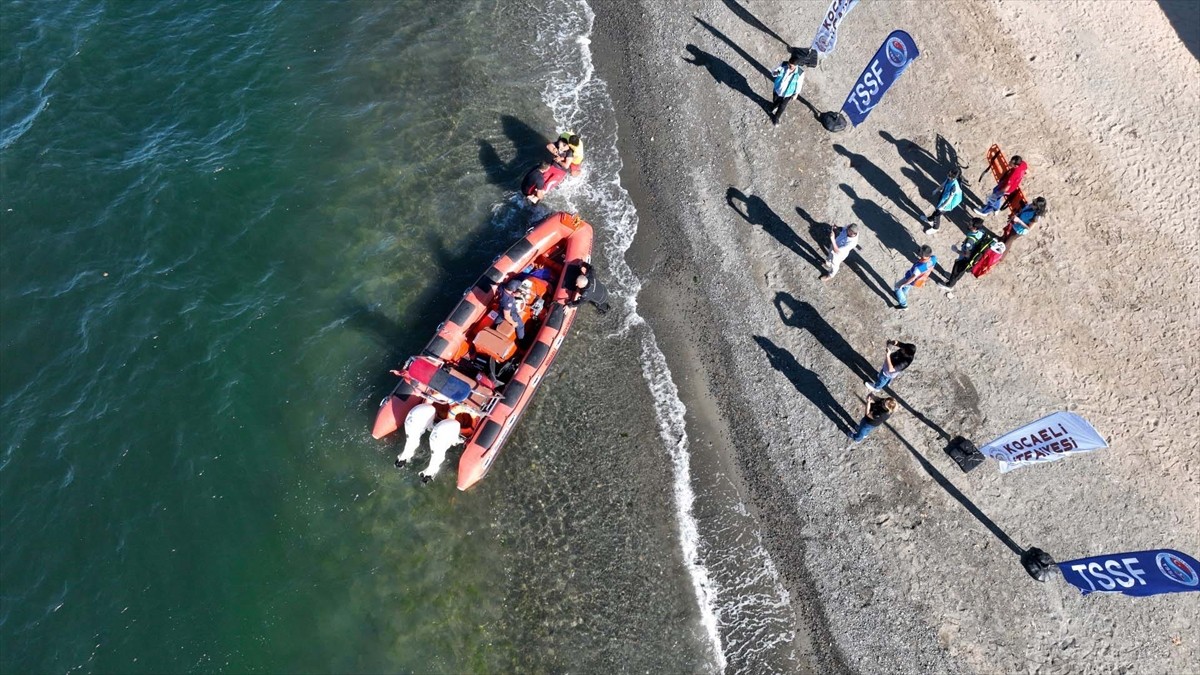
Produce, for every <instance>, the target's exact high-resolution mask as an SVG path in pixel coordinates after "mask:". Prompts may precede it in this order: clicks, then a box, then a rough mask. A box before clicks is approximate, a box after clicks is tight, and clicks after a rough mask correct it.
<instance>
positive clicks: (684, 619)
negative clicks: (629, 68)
mask: <svg viewBox="0 0 1200 675" xmlns="http://www.w3.org/2000/svg"><path fill="white" fill-rule="evenodd" d="M580 7H585V6H583V5H582V3H572V2H561V1H559V0H548V2H547V3H546V4H545V5H541V4H538V3H524V4H520V5H511V4H509V3H503V2H498V1H495V0H491V1H485V0H474V1H472V0H461V1H455V2H447V3H437V4H430V3H426V2H422V1H420V0H404V1H399V2H374V3H324V2H314V1H304V0H297V1H290V2H274V3H263V2H238V3H228V2H216V1H215V0H203V1H198V2H189V3H141V2H135V3H118V2H106V1H102V0H78V1H76V2H63V3H46V2H12V1H10V2H6V3H5V4H4V7H3V10H2V11H0V40H2V41H0V85H2V92H0V93H2V98H0V225H2V230H0V232H2V240H0V350H2V352H0V358H2V364H0V415H2V419H0V442H2V448H0V453H2V454H0V528H2V531H0V535H2V537H0V554H2V555H0V670H3V671H5V672H74V671H83V672H196V671H200V672H206V671H214V670H218V671H228V672H244V671H258V672H327V671H339V672H346V671H359V672H382V671H412V672H463V671H489V670H497V669H505V670H521V671H534V672H541V671H563V670H578V671H590V672H605V671H611V670H613V669H621V670H653V671H694V670H697V669H705V668H707V667H708V666H709V665H710V664H711V659H712V654H711V652H710V651H709V646H708V643H707V641H706V638H705V636H704V631H703V629H702V628H701V627H700V620H699V612H700V610H699V609H698V608H697V605H696V598H695V595H694V593H693V589H692V586H691V582H689V580H688V576H687V574H686V572H685V570H684V565H683V562H682V560H681V553H680V551H679V545H678V536H677V533H676V521H675V515H674V513H675V508H676V507H675V505H674V503H673V499H672V494H671V490H670V487H669V486H670V483H671V472H670V463H669V459H668V457H667V455H666V454H665V453H664V451H663V448H662V445H661V441H660V440H659V433H658V430H657V428H658V427H657V424H656V421H655V418H654V413H653V411H654V405H653V401H652V400H651V394H650V392H649V391H648V390H647V388H646V386H645V381H644V380H643V372H642V366H641V365H639V361H638V353H639V346H638V344H637V343H636V342H635V341H634V340H632V338H630V337H628V335H627V334H625V333H622V332H621V325H620V324H621V321H622V319H621V318H620V317H619V316H617V315H618V314H619V312H614V313H613V314H610V315H608V316H607V317H599V316H597V315H594V314H590V315H587V316H586V317H585V318H584V319H582V320H581V321H580V322H579V323H577V324H576V326H577V329H576V331H575V333H574V334H573V335H572V336H571V339H570V340H569V341H568V343H567V349H566V350H565V352H564V354H563V355H562V357H561V358H560V361H559V363H558V364H557V365H556V372H555V373H552V375H551V377H550V378H549V379H548V381H547V383H546V384H545V385H544V387H543V391H542V392H541V393H540V394H539V400H538V401H537V404H536V405H535V406H534V408H533V409H531V410H530V412H529V414H528V415H527V416H526V418H525V419H524V420H523V421H522V424H521V426H520V428H519V430H518V432H517V434H515V435H514V436H513V438H512V439H510V441H509V443H508V445H507V447H506V450H505V453H504V454H503V455H502V456H501V458H500V459H499V460H498V461H497V464H496V467H495V468H494V469H493V471H492V473H491V475H489V477H488V478H487V480H486V481H484V483H482V484H481V486H480V489H477V490H473V491H471V492H468V493H465V494H464V493H458V492H456V491H455V489H454V481H453V472H452V471H450V472H447V474H445V475H444V476H443V478H444V479H443V480H439V481H438V482H436V483H434V484H432V485H430V486H426V487H420V486H418V481H416V480H414V478H415V475H414V473H412V472H399V471H396V470H395V469H393V468H392V467H391V461H390V455H391V454H392V453H394V451H395V447H394V445H391V444H388V443H382V444H381V443H378V442H376V441H374V440H372V439H371V438H370V435H369V426H370V423H371V420H372V419H373V415H374V410H375V406H376V405H377V403H378V401H379V399H381V398H382V397H383V396H384V395H385V394H386V393H387V391H388V390H389V389H390V387H391V385H392V384H393V380H392V378H391V377H390V376H388V375H387V374H386V371H387V369H388V368H390V367H393V366H394V365H396V364H397V363H399V362H401V361H402V360H403V359H404V358H405V357H406V356H407V355H409V354H411V353H412V352H414V351H415V350H417V349H419V348H420V346H421V345H422V344H423V343H424V342H425V340H426V339H427V338H428V336H429V335H430V334H431V333H432V331H433V330H434V328H435V327H436V325H437V324H438V322H439V321H441V320H442V319H443V318H444V316H445V314H446V313H447V312H448V311H449V310H450V309H451V308H452V307H453V306H454V303H455V301H456V299H457V297H458V295H459V294H460V293H461V291H462V289H463V288H465V287H466V286H468V285H469V284H470V283H471V282H472V281H473V280H474V278H475V277H476V276H478V274H479V273H480V272H481V271H482V270H483V269H484V268H485V267H486V265H487V263H488V262H489V261H490V260H491V259H492V257H494V256H495V255H496V254H497V253H499V252H500V251H502V250H503V249H504V248H506V247H507V246H508V244H510V243H511V242H512V241H514V240H515V239H516V238H517V237H519V236H520V234H521V233H522V231H523V230H524V228H525V227H526V226H528V224H529V222H530V218H531V214H530V213H529V212H528V211H527V210H521V209H518V208H516V207H515V206H514V205H513V204H512V202H511V201H510V198H511V195H512V190H513V189H514V188H515V185H516V182H517V181H518V180H519V177H520V173H521V172H522V171H523V169H524V168H525V167H526V166H528V164H529V163H530V162H532V161H533V159H534V158H535V157H536V155H537V151H538V149H539V146H540V144H541V143H544V142H545V140H544V139H542V138H541V137H543V136H549V135H551V134H552V133H553V132H555V131H556V128H555V127H556V124H558V123H561V122H562V120H557V119H556V114H558V113H559V111H555V110H552V108H551V107H550V106H548V105H547V103H546V98H547V96H548V95H549V94H548V90H547V81H546V79H545V75H544V74H545V72H546V71H547V68H548V66H547V60H548V59H549V60H551V61H553V62H554V63H555V64H559V63H560V61H559V59H558V57H557V56H556V55H555V53H554V51H553V50H554V49H558V48H560V47H561V46H562V45H568V46H569V45H571V44H573V40H574V39H575V35H576V34H578V36H580V37H581V36H582V35H583V34H584V33H585V32H586V28H587V26H586V21H583V20H582V19H581V18H580V17H581V14H580ZM549 27H553V31H558V33H554V32H553V31H552V32H551V33H550V34H548V33H547V32H546V31H547V30H548V28H549ZM560 33H561V34H560ZM556 34H560V35H559V37H564V39H562V40H559V41H555V40H553V39H550V38H551V37H553V36H554V35H556ZM533 36H537V38H536V39H535V38H534V37H533ZM561 63H566V61H565V60H564V61H561ZM555 67H558V65H556V66H555ZM568 89H569V88H568ZM551 93H552V92H551ZM552 98H554V100H558V101H562V100H566V99H569V98H570V92H569V91H568V92H567V93H566V95H565V98H564V96H559V95H558V94H554V96H552ZM589 115H590V116H587V117H578V118H577V119H574V120H571V123H572V124H574V125H578V126H579V130H580V131H581V132H582V133H585V134H587V133H591V134H593V135H595V137H596V138H598V139H600V138H604V137H606V136H611V134H613V133H614V130H613V122H612V119H611V111H604V110H594V111H591V112H590V113H589ZM595 152H596V154H595V157H596V159H595V160H594V161H595V164H594V167H595V168H594V169H593V171H594V172H595V173H594V174H593V177H594V178H597V179H598V180H604V179H605V175H604V173H603V172H604V171H605V153H604V151H603V149H599V148H598V149H597V150H596V151H595ZM612 161H615V157H614V158H611V159H610V164H611V162H612ZM609 168H610V169H611V173H612V176H611V177H612V178H615V168H613V167H611V166H610V167H609ZM564 193H565V195H566V196H569V195H570V191H569V190H566V191H564ZM566 196H564V197H563V199H566ZM577 201H578V202H579V209H580V210H581V211H586V210H588V209H589V204H588V198H587V196H586V195H582V196H580V197H579V198H578V200H577ZM551 205H552V206H554V204H551ZM568 205H573V203H572V202H566V201H564V202H561V203H559V204H558V207H559V208H562V207H565V206H568ZM591 210H592V211H593V212H595V211H596V210H597V209H596V208H595V205H592V206H591ZM584 216H585V217H589V214H588V213H587V212H585V213H584ZM589 219H591V220H592V222H593V223H595V224H596V225H597V228H598V231H599V238H600V244H601V249H602V250H600V251H598V253H597V255H598V257H599V259H600V261H601V264H602V265H603V263H604V260H605V255H606V254H605V252H604V251H605V250H612V247H613V245H614V239H613V238H614V236H616V235H614V230H613V229H612V225H611V224H610V223H606V222H604V220H605V217H604V215H603V214H602V213H601V214H599V215H597V216H594V217H589ZM605 247H607V248H605ZM615 286H616V287H617V288H618V290H620V284H619V283H617V284H615Z"/></svg>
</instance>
